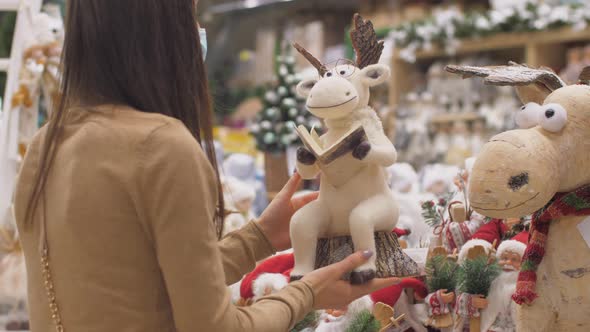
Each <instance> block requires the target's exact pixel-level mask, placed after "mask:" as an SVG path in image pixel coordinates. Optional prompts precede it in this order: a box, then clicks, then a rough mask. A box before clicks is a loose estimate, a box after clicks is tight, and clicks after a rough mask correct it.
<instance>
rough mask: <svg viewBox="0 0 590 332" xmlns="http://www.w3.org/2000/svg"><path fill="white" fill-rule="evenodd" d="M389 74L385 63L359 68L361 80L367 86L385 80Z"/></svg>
mask: <svg viewBox="0 0 590 332" xmlns="http://www.w3.org/2000/svg"><path fill="white" fill-rule="evenodd" d="M390 74H391V72H390V70H389V67H387V66H386V65H380V64H376V65H369V66H366V67H365V68H363V69H362V70H361V80H362V81H363V83H364V84H366V85H367V86H369V87H373V86H376V85H379V84H381V83H383V82H385V81H387V80H388V79H389V75H390Z"/></svg>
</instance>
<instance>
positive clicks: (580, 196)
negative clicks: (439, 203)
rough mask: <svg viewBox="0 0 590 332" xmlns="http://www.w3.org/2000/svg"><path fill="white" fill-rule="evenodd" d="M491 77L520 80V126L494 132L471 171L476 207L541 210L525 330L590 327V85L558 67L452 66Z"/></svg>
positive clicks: (520, 321)
mask: <svg viewBox="0 0 590 332" xmlns="http://www.w3.org/2000/svg"><path fill="white" fill-rule="evenodd" d="M447 70H448V71H449V72H452V73H457V74H461V75H463V76H466V77H470V76H479V77H484V81H485V82H486V83H488V84H495V85H512V86H515V87H516V89H517V92H518V95H519V97H520V98H521V100H522V102H523V103H525V106H523V107H522V108H521V109H520V110H519V111H518V113H517V115H516V120H517V124H518V125H519V127H520V129H517V130H511V131H507V132H504V133H501V134H499V135H497V136H495V137H493V138H492V139H491V140H490V141H489V142H488V143H486V144H485V145H484V147H483V149H482V151H481V152H480V154H479V155H478V157H477V161H476V162H475V165H474V167H473V172H472V174H471V176H470V186H469V201H470V202H471V206H472V208H473V209H474V210H475V211H477V212H479V213H481V214H484V215H486V216H489V217H494V218H502V219H505V218H509V217H521V216H526V215H530V214H533V221H532V224H531V232H530V237H529V244H528V246H527V250H526V251H525V254H524V257H523V262H522V268H521V272H520V275H519V277H518V282H517V288H516V292H515V294H514V296H513V299H514V300H515V301H516V302H517V303H519V304H521V305H520V306H519V307H518V315H517V320H516V321H517V331H525V332H526V331H530V332H533V331H534V332H542V331H590V318H589V314H590V247H589V246H590V218H589V217H588V216H590V153H589V151H590V86H588V79H589V77H588V74H589V73H590V67H587V68H585V69H584V71H583V72H582V75H581V76H580V80H579V84H576V85H571V86H566V85H565V84H564V83H563V81H562V80H561V79H560V78H559V77H558V76H557V75H555V74H554V73H553V72H552V71H551V70H547V69H532V68H528V67H526V66H522V65H517V64H514V63H511V64H510V65H509V66H496V67H483V68H480V67H469V66H448V67H447Z"/></svg>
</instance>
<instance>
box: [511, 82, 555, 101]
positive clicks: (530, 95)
mask: <svg viewBox="0 0 590 332" xmlns="http://www.w3.org/2000/svg"><path fill="white" fill-rule="evenodd" d="M515 88H516V94H517V95H518V98H519V99H520V101H522V103H523V104H524V105H526V104H528V103H537V104H539V105H543V102H544V101H545V98H547V96H549V95H550V94H551V91H550V90H549V89H547V88H546V87H545V86H544V85H541V84H535V83H533V84H529V85H519V86H516V87H515Z"/></svg>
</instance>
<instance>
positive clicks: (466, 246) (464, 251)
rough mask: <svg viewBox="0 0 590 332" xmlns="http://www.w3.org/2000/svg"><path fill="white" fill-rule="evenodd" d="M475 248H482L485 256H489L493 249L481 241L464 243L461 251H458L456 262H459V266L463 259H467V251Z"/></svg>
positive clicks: (488, 243)
mask: <svg viewBox="0 0 590 332" xmlns="http://www.w3.org/2000/svg"><path fill="white" fill-rule="evenodd" d="M476 246H481V247H483V249H484V250H485V253H486V254H489V253H490V251H491V250H492V249H493V248H492V244H491V243H490V242H488V241H486V240H481V239H472V240H469V241H467V242H465V244H464V245H463V247H461V250H459V257H458V260H457V261H458V262H459V264H460V263H462V262H464V261H465V259H467V252H468V251H469V249H471V248H474V247H476Z"/></svg>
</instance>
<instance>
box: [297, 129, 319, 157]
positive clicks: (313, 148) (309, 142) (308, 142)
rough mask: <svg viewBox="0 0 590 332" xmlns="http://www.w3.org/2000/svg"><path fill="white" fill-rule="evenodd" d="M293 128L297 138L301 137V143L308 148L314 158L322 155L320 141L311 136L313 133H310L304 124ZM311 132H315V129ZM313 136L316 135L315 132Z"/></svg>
mask: <svg viewBox="0 0 590 332" xmlns="http://www.w3.org/2000/svg"><path fill="white" fill-rule="evenodd" d="M295 130H296V132H297V135H298V136H299V138H301V141H302V142H303V145H305V147H306V148H307V149H309V151H310V152H311V153H313V154H314V156H315V157H316V158H319V157H320V156H321V155H322V153H324V149H323V148H322V145H321V141H319V140H316V139H315V138H314V137H313V134H310V133H309V132H308V131H307V128H305V126H303V125H299V126H298V127H296V128H295ZM312 133H315V130H314V131H312ZM315 136H317V133H316V134H315Z"/></svg>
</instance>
